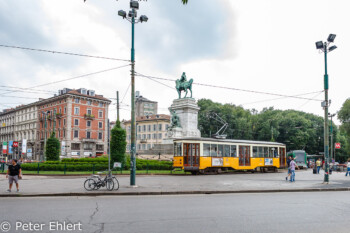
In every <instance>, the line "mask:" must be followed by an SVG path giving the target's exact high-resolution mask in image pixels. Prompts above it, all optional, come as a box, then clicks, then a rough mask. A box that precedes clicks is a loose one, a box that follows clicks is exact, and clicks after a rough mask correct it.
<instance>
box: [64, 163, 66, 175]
mask: <svg viewBox="0 0 350 233" xmlns="http://www.w3.org/2000/svg"><path fill="white" fill-rule="evenodd" d="M66 171H67V163H65V164H64V174H66Z"/></svg>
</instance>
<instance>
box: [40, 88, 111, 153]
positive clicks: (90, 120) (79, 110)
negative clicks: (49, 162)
mask: <svg viewBox="0 0 350 233" xmlns="http://www.w3.org/2000/svg"><path fill="white" fill-rule="evenodd" d="M110 103H111V101H110V100H108V99H107V98H104V97H103V96H102V95H96V94H95V92H94V91H93V90H86V89H83V88H81V89H78V90H70V89H64V90H61V91H60V92H59V95H58V96H55V97H52V98H49V99H46V100H43V101H41V102H40V104H38V115H39V129H38V130H39V140H40V148H41V153H40V154H43V151H44V141H45V139H47V138H49V137H50V135H51V134H52V133H53V132H55V135H56V137H57V138H58V139H59V140H60V142H61V157H95V156H100V155H103V154H107V147H108V107H109V104H110Z"/></svg>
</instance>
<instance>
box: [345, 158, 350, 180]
mask: <svg viewBox="0 0 350 233" xmlns="http://www.w3.org/2000/svg"><path fill="white" fill-rule="evenodd" d="M346 167H347V170H346V173H345V176H348V174H349V176H350V161H348V164H347V165H346Z"/></svg>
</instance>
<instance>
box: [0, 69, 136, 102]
mask: <svg viewBox="0 0 350 233" xmlns="http://www.w3.org/2000/svg"><path fill="white" fill-rule="evenodd" d="M127 66H130V64H127V65H123V66H118V67H114V68H110V69H106V70H101V71H97V72H93V73H89V74H84V75H79V76H75V77H72V78H67V79H62V80H58V81H54V82H49V83H44V84H40V85H35V86H32V87H28V88H23V89H24V90H30V89H33V88H37V87H43V86H48V85H52V84H56V83H61V82H65V81H69V80H73V79H78V78H84V77H88V76H92V75H95V74H101V73H104V72H108V71H112V70H117V69H120V68H123V67H127ZM12 92H19V91H8V92H4V93H0V96H4V97H9V96H6V95H4V94H7V93H12Z"/></svg>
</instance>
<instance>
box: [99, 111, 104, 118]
mask: <svg viewBox="0 0 350 233" xmlns="http://www.w3.org/2000/svg"><path fill="white" fill-rule="evenodd" d="M98 118H103V111H101V110H100V111H98Z"/></svg>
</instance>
